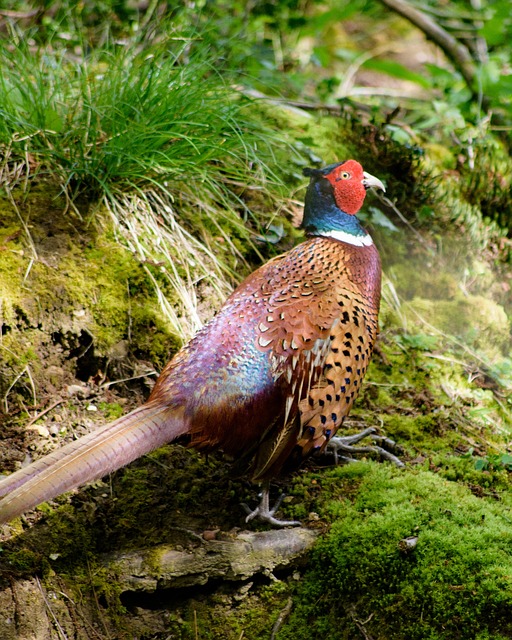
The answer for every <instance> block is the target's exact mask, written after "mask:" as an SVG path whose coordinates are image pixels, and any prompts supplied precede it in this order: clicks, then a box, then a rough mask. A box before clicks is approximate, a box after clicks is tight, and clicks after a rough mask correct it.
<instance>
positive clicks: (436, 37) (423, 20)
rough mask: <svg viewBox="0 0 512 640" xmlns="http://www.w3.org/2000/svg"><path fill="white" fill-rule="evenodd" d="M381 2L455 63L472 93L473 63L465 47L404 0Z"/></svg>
mask: <svg viewBox="0 0 512 640" xmlns="http://www.w3.org/2000/svg"><path fill="white" fill-rule="evenodd" d="M380 1H381V2H382V4H385V5H386V6H387V7H389V8H390V9H392V10H393V11H395V12H396V13H398V14H399V15H401V16H402V17H403V18H405V19H406V20H409V22H411V23H412V24H413V25H414V26H415V27H418V29H420V30H421V31H423V33H424V34H425V35H426V36H427V38H429V39H430V40H432V42H434V43H435V44H436V45H437V46H438V47H439V48H440V49H442V51H443V52H444V53H445V54H446V56H447V57H448V58H449V59H450V60H451V61H452V62H453V63H454V64H455V66H456V67H457V69H459V71H460V72H461V74H462V77H463V78H464V80H465V82H466V84H467V85H468V87H469V88H470V90H471V92H472V93H473V94H475V95H476V94H477V91H476V89H475V75H476V71H475V65H474V61H473V58H472V57H471V54H470V52H469V50H468V49H467V47H465V46H464V45H463V44H461V43H460V42H458V40H457V39H456V38H454V37H453V36H452V35H450V34H449V33H448V32H447V31H446V30H445V29H443V27H441V26H439V24H437V22H436V21H435V20H433V19H432V18H431V17H430V16H427V15H426V14H425V13H423V12H422V11H420V10H419V9H416V8H415V7H413V6H411V5H410V4H408V3H407V2H405V0H380Z"/></svg>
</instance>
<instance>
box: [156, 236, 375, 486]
mask: <svg viewBox="0 0 512 640" xmlns="http://www.w3.org/2000/svg"><path fill="white" fill-rule="evenodd" d="M379 296H380V261H379V257H378V253H377V250H376V249H375V247H374V246H373V245H371V246H363V247H355V246H352V245H349V244H346V243H343V242H339V241H337V240H334V239H331V238H325V237H315V238H312V239H310V240H308V241H306V242H304V243H302V244H300V245H298V246H297V247H295V248H294V249H292V250H291V251H290V252H288V253H287V254H285V255H283V256H280V257H278V258H276V259H274V260H271V261H270V262H268V263H267V264H265V265H263V266H262V267H261V268H260V269H258V270H257V271H255V272H254V273H253V274H252V275H251V276H249V278H248V279H247V280H245V281H244V283H243V284H242V285H240V287H238V289H236V290H235V291H234V292H233V294H232V295H231V296H230V297H229V298H228V300H227V301H226V304H225V305H224V306H223V308H222V309H221V311H220V312H219V314H218V315H217V316H216V317H215V318H214V319H213V320H212V321H211V322H210V323H209V324H208V325H206V326H205V327H204V328H203V329H202V330H201V331H200V332H199V333H198V334H197V336H196V337H195V338H194V339H193V340H191V342H190V343H189V344H188V345H187V346H186V347H184V348H183V349H182V350H181V351H180V352H179V353H178V354H177V356H176V357H175V358H174V359H173V360H172V361H171V362H170V363H169V365H168V366H167V367H166V369H165V370H164V372H163V373H162V375H161V376H160V378H159V380H158V383H157V385H156V387H155V390H154V392H153V394H152V398H158V397H160V398H162V399H166V401H169V400H168V399H172V400H171V401H172V402H173V403H176V405H178V404H179V405H182V406H184V407H185V417H186V419H187V420H189V423H190V427H189V433H190V444H191V445H192V446H196V447H198V448H213V447H221V448H223V449H224V450H225V451H226V452H228V453H230V454H232V455H234V456H236V457H237V458H240V456H243V457H249V458H252V462H251V463H250V470H251V473H252V475H253V477H254V478H255V479H262V478H265V477H271V476H274V475H276V473H277V472H278V471H279V470H280V468H281V467H282V466H283V464H284V463H285V462H286V460H287V458H288V457H289V456H290V454H291V453H292V451H296V452H297V451H298V452H299V453H300V454H301V455H306V454H307V453H309V451H311V450H312V449H314V448H319V447H321V446H323V445H324V444H325V443H326V442H327V440H328V439H329V438H330V437H332V435H334V433H335V431H336V430H337V429H338V427H339V426H340V425H341V423H342V421H343V419H344V417H345V416H346V415H347V414H348V412H349V411H350V408H351V406H352V404H353V402H354V399H355V398H356V396H357V393H358V391H359V388H360V385H361V380H362V378H363V376H364V373H365V371H366V368H367V366H368V361H369V358H370V355H371V352H372V349H373V344H374V342H375V338H376V335H377V329H378V325H377V316H378V308H379Z"/></svg>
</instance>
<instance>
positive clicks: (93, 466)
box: [0, 403, 187, 523]
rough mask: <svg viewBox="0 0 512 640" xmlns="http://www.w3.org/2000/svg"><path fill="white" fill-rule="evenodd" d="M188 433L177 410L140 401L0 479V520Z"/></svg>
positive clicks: (89, 480) (7, 518)
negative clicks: (89, 431) (106, 422)
mask: <svg viewBox="0 0 512 640" xmlns="http://www.w3.org/2000/svg"><path fill="white" fill-rule="evenodd" d="M186 431H187V424H186V422H185V420H184V419H183V417H182V412H181V411H180V410H179V409H176V408H169V407H165V406H162V404H161V403H158V404H157V403H155V404H152V403H148V404H145V405H142V406H141V407H139V408H137V409H135V410H134V411H132V412H131V413H129V414H127V415H125V416H123V417H121V418H119V419H118V420H115V421H114V422H111V423H109V424H107V425H105V426H104V427H100V428H99V429H97V430H96V431H93V432H92V433H90V434H88V435H87V436H84V437H83V438H80V439H79V440H77V441H75V442H71V443H70V444H67V445H66V446H64V447H62V448H61V449H57V450H56V451H53V452H52V453H50V454H49V455H47V456H45V457H44V458H41V459H40V460H37V461H36V462H34V463H33V464H31V465H29V466H28V467H26V468H25V469H20V470H19V471H16V473H13V474H12V475H10V476H8V477H7V478H5V480H3V481H1V482H0V497H2V499H1V500H0V523H2V522H8V521H9V520H12V519H13V518H15V517H16V516H18V515H20V514H22V513H23V512H25V511H28V510H29V509H32V508H33V507H35V506H37V505H38V504H40V503H41V502H44V501H45V500H50V499H51V498H55V497H56V496H58V495H60V494H61V493H64V492H65V491H69V490H70V489H73V488H75V487H77V486H78V485H81V484H84V483H86V482H91V481H92V480H96V479H97V478H101V477H102V476H104V475H106V474H107V473H110V472H111V471H115V470H116V469H120V468H121V467H123V466H124V465H126V464H128V463H129V462H132V460H135V459H136V458H139V457H140V456H142V455H144V454H145V453H148V452H149V451H152V450H153V449H156V448H157V447H160V446H162V445H163V444H166V443H167V442H172V441H173V440H175V439H176V438H177V437H178V436H180V435H182V434H184V433H186Z"/></svg>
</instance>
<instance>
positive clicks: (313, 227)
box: [302, 160, 385, 237]
mask: <svg viewBox="0 0 512 640" xmlns="http://www.w3.org/2000/svg"><path fill="white" fill-rule="evenodd" d="M304 174H305V175H307V176H310V178H311V181H310V183H309V186H308V190H307V193H306V201H305V207H304V220H303V223H302V226H303V227H304V228H305V229H306V231H308V232H309V233H312V234H314V235H328V236H333V237H338V236H339V235H340V234H339V232H341V233H342V234H349V235H351V236H355V237H361V236H366V235H367V234H366V231H364V229H363V228H362V227H361V226H360V224H359V221H358V220H357V218H355V215H354V214H356V213H357V212H358V211H359V210H360V209H361V207H362V206H363V202H364V198H365V195H366V190H367V189H369V188H370V187H376V188H378V189H382V190H383V191H385V188H384V185H383V184H382V182H381V181H380V180H379V179H378V178H375V177H374V176H372V175H370V174H369V173H367V172H366V171H363V167H362V166H361V165H360V164H359V162H357V161H356V160H346V161H345V162H339V163H337V164H331V165H329V166H327V167H325V168H324V169H305V170H304Z"/></svg>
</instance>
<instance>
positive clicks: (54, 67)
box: [0, 23, 280, 337]
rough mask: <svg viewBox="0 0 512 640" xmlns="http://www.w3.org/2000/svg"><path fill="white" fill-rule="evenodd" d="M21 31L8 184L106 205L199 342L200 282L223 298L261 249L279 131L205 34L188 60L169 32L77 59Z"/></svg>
mask: <svg viewBox="0 0 512 640" xmlns="http://www.w3.org/2000/svg"><path fill="white" fill-rule="evenodd" d="M11 36H12V38H11V39H10V41H9V42H7V41H0V63H1V65H2V69H3V73H2V77H1V78H0V149H1V150H2V151H3V156H4V162H3V167H2V181H3V184H4V187H5V189H7V190H8V192H12V189H13V188H14V186H15V185H17V184H19V183H20V182H21V183H22V184H23V187H24V188H25V189H27V188H29V186H30V183H31V180H37V179H41V178H43V177H45V178H48V177H49V179H51V180H54V181H55V180H57V181H58V183H59V184H60V185H61V187H62V189H63V190H64V192H65V193H66V195H67V202H68V204H69V206H70V208H72V209H73V210H74V212H75V214H77V215H81V216H84V215H89V216H91V217H92V216H93V215H97V213H98V211H99V210H104V209H107V210H108V212H109V213H110V214H111V215H112V216H113V217H114V219H115V223H116V228H117V229H118V231H120V233H119V234H118V237H119V238H120V241H121V242H122V243H123V244H125V245H126V246H128V247H130V249H131V250H132V251H133V252H134V254H135V255H136V256H137V257H138V258H139V259H140V260H141V261H142V262H143V263H144V264H145V265H151V264H153V265H155V264H156V265H158V266H159V267H160V271H162V272H164V275H163V279H164V280H165V287H162V286H161V285H160V284H159V278H158V277H156V276H155V277H154V281H155V288H156V291H157V294H158V297H159V299H160V300H161V302H162V309H163V311H164V313H165V314H166V316H167V318H168V320H169V322H170V323H171V325H172V326H173V328H174V330H175V331H176V332H177V333H179V334H180V335H182V337H187V336H189V335H190V333H191V332H192V331H193V330H194V329H195V328H197V326H198V325H199V324H200V319H199V312H198V310H197V301H196V299H195V292H194V290H193V288H194V286H195V284H196V283H197V282H198V281H200V280H202V279H203V278H204V277H205V276H208V277H210V275H212V283H211V285H212V288H213V291H214V292H216V294H218V298H219V299H222V298H223V297H225V295H226V292H227V291H228V290H229V288H230V286H231V284H232V283H233V281H235V280H236V276H235V275H234V274H235V272H236V271H237V270H239V268H240V264H243V263H244V255H245V254H246V253H247V252H248V251H249V250H253V251H256V252H258V249H257V247H256V244H255V243H254V239H255V237H256V235H257V234H259V233H261V225H263V224H265V222H266V221H268V219H269V218H268V214H265V213H264V211H265V210H266V211H267V212H272V211H273V209H274V205H275V198H276V186H277V185H279V183H280V181H279V178H278V177H277V176H276V175H275V174H273V173H272V171H271V170H270V169H269V166H268V164H267V161H268V160H269V158H270V157H271V156H272V154H273V151H272V149H273V148H274V147H275V146H276V145H278V144H279V140H276V136H275V132H271V131H269V130H267V129H266V128H265V125H264V124H263V119H262V116H261V111H260V110H258V109H255V108H253V102H252V101H251V100H250V99H248V98H247V97H245V96H243V95H241V94H240V93H238V92H237V91H236V90H235V89H233V88H232V86H231V85H230V84H229V78H228V79H226V80H224V79H222V78H220V77H219V75H218V74H217V73H216V72H215V70H214V69H213V67H212V65H211V64H210V63H209V62H208V59H207V58H208V50H207V49H206V48H205V47H201V39H200V36H197V37H196V40H197V41H196V42H195V43H194V47H193V49H194V53H191V48H190V44H191V39H190V38H188V37H181V36H180V34H179V33H175V32H174V31H173V28H172V25H170V24H169V23H167V24H165V25H164V26H162V27H160V28H159V30H158V31H155V30H154V29H153V28H149V27H148V28H147V29H146V30H144V31H143V32H140V33H139V34H137V35H136V36H134V37H133V38H132V39H131V40H125V41H123V42H115V41H113V39H108V38H107V39H106V41H105V42H106V43H105V44H103V45H102V46H100V47H98V48H96V49H90V50H87V51H86V50H85V49H84V50H83V51H81V52H80V55H79V56H78V57H77V56H76V55H75V53H74V52H72V51H68V50H67V49H66V48H63V47H62V45H61V44H58V43H56V44H55V46H52V43H46V44H44V45H40V46H36V45H35V42H34V41H33V40H32V39H31V38H30V36H22V35H21V34H20V33H17V32H13V33H12V34H11ZM273 164H274V162H273ZM269 183H271V184H272V188H273V190H272V191H271V189H269V188H268V186H269ZM278 191H279V189H278V188H277V192H278ZM254 193H257V195H258V198H256V200H257V201H258V203H259V206H260V207H261V208H260V209H259V210H258V211H257V214H258V215H257V216H256V215H255V211H254V209H253V207H251V206H250V205H249V204H248V200H251V199H252V200H254V198H253V197H252V195H254ZM248 194H249V195H248ZM251 194H252V195H251ZM260 214H263V215H262V216H260ZM214 238H215V239H216V240H214ZM215 242H216V247H215V248H213V247H212V244H214V243H215ZM146 268H148V269H149V267H146ZM153 273H154V270H153ZM176 300H181V301H182V302H181V303H180V305H178V307H175V301H176ZM213 303H214V304H215V301H213ZM183 316H189V317H191V318H192V320H191V323H190V324H188V325H186V326H182V325H181V321H182V317H183Z"/></svg>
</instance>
